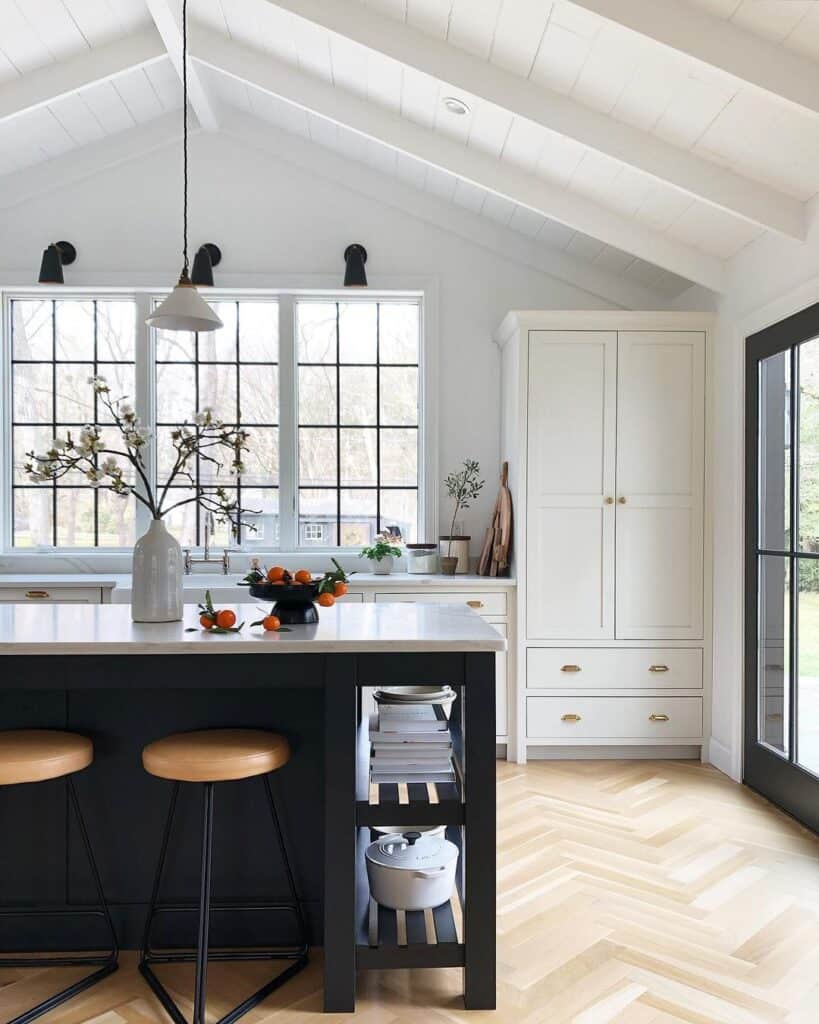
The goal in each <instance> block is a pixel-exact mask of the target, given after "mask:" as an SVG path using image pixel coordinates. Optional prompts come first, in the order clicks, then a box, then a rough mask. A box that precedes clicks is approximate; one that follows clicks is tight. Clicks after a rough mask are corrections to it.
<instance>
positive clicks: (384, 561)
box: [358, 533, 401, 576]
mask: <svg viewBox="0 0 819 1024" xmlns="http://www.w3.org/2000/svg"><path fill="white" fill-rule="evenodd" d="M392 541H393V538H392V537H391V536H390V535H389V534H385V533H377V534H376V535H375V537H374V538H373V542H372V544H371V545H370V546H369V547H366V548H363V549H362V551H361V554H360V555H359V556H358V557H359V558H368V559H369V561H370V569H372V571H373V572H374V573H375V574H376V576H389V574H390V573H391V572H392V566H393V559H394V558H400V557H401V548H399V547H397V546H396V545H395V544H393V542H392Z"/></svg>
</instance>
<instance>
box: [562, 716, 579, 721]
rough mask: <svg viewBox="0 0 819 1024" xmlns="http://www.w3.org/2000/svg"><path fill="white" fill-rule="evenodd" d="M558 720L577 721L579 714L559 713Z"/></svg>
mask: <svg viewBox="0 0 819 1024" xmlns="http://www.w3.org/2000/svg"><path fill="white" fill-rule="evenodd" d="M560 721H561V722H579V721H580V715H561V716H560Z"/></svg>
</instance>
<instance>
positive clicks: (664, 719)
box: [648, 714, 669, 722]
mask: <svg viewBox="0 0 819 1024" xmlns="http://www.w3.org/2000/svg"><path fill="white" fill-rule="evenodd" d="M648 720H649V722H667V721H669V718H668V715H658V714H651V715H649V716H648Z"/></svg>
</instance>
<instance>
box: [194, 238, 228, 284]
mask: <svg viewBox="0 0 819 1024" xmlns="http://www.w3.org/2000/svg"><path fill="white" fill-rule="evenodd" d="M221 262H222V250H221V249H220V248H219V246H218V245H216V243H215V242H205V244H204V245H200V246H199V248H198V249H197V250H196V255H195V256H194V257H193V268H192V270H191V284H194V285H197V286H198V287H199V288H203V287H204V288H212V287H213V268H214V267H218V266H219V264H220V263H221Z"/></svg>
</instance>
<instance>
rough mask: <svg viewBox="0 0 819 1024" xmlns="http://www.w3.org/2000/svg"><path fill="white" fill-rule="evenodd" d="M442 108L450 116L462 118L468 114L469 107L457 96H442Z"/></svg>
mask: <svg viewBox="0 0 819 1024" xmlns="http://www.w3.org/2000/svg"><path fill="white" fill-rule="evenodd" d="M444 106H445V107H446V109H447V110H448V111H449V112H450V114H457V115H458V117H463V116H464V114H468V113H469V107H468V106H467V105H466V103H464V101H463V100H459V99H458V97H457V96H444Z"/></svg>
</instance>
